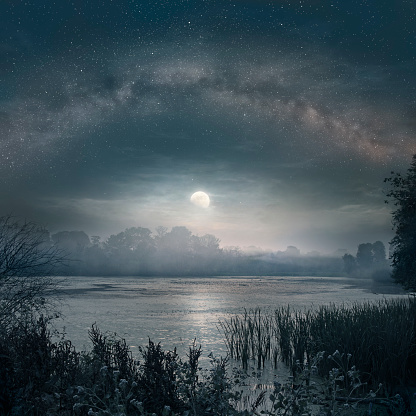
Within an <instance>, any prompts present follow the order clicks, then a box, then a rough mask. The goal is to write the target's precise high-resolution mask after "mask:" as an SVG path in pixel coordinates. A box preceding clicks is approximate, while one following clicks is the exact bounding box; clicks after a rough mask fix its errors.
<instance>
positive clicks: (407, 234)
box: [384, 155, 416, 291]
mask: <svg viewBox="0 0 416 416" xmlns="http://www.w3.org/2000/svg"><path fill="white" fill-rule="evenodd" d="M384 181H385V182H387V183H388V184H389V185H390V191H389V192H388V193H387V197H388V198H390V199H391V200H392V201H393V204H394V206H395V210H394V211H393V213H392V215H393V229H394V231H395V236H394V238H393V240H392V241H391V246H392V249H393V253H392V265H393V273H392V277H393V279H394V280H395V281H396V282H397V283H399V284H401V285H402V286H403V287H404V288H405V289H410V290H412V291H415V290H416V155H414V156H413V159H412V162H411V164H410V168H409V169H408V170H407V173H406V174H405V175H401V174H400V173H395V172H392V173H391V177H389V178H386V179H385V180H384ZM386 202H388V201H386Z"/></svg>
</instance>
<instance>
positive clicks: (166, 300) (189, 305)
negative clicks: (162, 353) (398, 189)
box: [55, 276, 405, 357]
mask: <svg viewBox="0 0 416 416" xmlns="http://www.w3.org/2000/svg"><path fill="white" fill-rule="evenodd" d="M64 291H65V294H64V296H63V307H62V312H63V314H64V318H63V320H62V321H61V320H59V321H57V322H56V323H55V325H56V328H57V329H62V328H63V327H65V332H66V334H67V338H69V339H70V340H71V341H72V342H73V343H74V345H75V346H76V348H77V349H78V350H80V349H89V348H90V347H91V344H90V342H89V339H88V329H89V328H90V327H91V325H92V324H93V323H96V324H97V326H98V327H99V328H100V329H101V330H102V331H109V332H113V333H114V332H115V333H117V335H119V336H121V337H123V338H125V339H126V341H127V344H128V345H129V346H130V347H131V350H132V351H133V353H134V354H135V353H137V352H138V349H137V347H138V346H140V345H145V344H147V343H148V340H149V338H150V339H151V340H152V341H154V342H156V343H157V342H160V343H161V345H162V347H163V348H164V349H173V348H174V347H177V349H178V353H179V354H180V355H181V356H184V355H185V354H186V353H187V352H188V346H189V345H190V344H192V342H193V340H194V339H196V343H197V344H198V345H199V344H201V345H202V349H203V355H204V356H205V357H206V356H207V355H208V353H209V352H213V353H214V354H215V355H222V356H225V355H226V347H225V344H224V341H223V337H222V334H221V333H220V331H219V330H218V328H217V324H218V321H219V319H221V318H225V317H228V316H230V314H238V313H241V312H243V311H244V309H250V308H257V307H260V308H262V309H264V310H265V311H266V310H274V309H276V308H278V307H281V306H287V305H288V304H290V306H291V307H295V308H300V309H304V308H311V307H317V306H319V305H323V304H329V303H336V304H340V303H347V304H348V303H352V302H356V301H368V300H381V299H383V298H391V297H396V296H405V293H404V292H403V291H402V290H401V289H400V288H399V287H397V286H393V285H392V284H385V285H384V286H378V287H377V288H375V287H374V286H373V282H372V281H371V280H369V279H351V278H346V277H303V276H302V277H294V276H290V277H280V276H278V277H277V276H276V277H274V276H271V277H252V276H250V277H244V276H236V277H209V278H201V277H197V278H196V277H195V278H193V277H183V278H178V277H83V276H81V277H80V276H76V277H68V278H67V280H66V284H65V287H64Z"/></svg>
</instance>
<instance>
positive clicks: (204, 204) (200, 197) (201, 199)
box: [191, 191, 211, 208]
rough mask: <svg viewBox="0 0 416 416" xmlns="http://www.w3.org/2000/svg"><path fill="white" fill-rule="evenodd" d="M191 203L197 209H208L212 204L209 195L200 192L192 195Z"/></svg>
mask: <svg viewBox="0 0 416 416" xmlns="http://www.w3.org/2000/svg"><path fill="white" fill-rule="evenodd" d="M191 202H192V203H193V204H194V205H196V206H197V207H201V208H208V207H209V203H210V202H211V201H210V199H209V196H208V194H206V193H205V192H202V191H198V192H195V193H193V194H192V196H191Z"/></svg>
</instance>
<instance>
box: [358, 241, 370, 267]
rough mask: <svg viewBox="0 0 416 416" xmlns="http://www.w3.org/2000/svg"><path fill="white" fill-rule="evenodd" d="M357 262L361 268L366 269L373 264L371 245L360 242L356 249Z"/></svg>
mask: <svg viewBox="0 0 416 416" xmlns="http://www.w3.org/2000/svg"><path fill="white" fill-rule="evenodd" d="M357 264H358V267H360V268H362V269H368V268H370V267H372V265H373V245H372V244H371V243H362V244H360V245H359V246H358V250H357Z"/></svg>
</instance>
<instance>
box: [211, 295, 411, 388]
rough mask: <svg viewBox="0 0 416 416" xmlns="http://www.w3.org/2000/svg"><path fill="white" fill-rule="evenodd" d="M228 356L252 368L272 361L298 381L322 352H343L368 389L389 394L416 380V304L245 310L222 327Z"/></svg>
mask: <svg viewBox="0 0 416 416" xmlns="http://www.w3.org/2000/svg"><path fill="white" fill-rule="evenodd" d="M219 327H220V330H221V331H222V332H223V334H224V337H225V342H226V345H227V347H228V351H229V354H230V356H231V357H232V358H234V359H237V360H241V361H242V365H243V367H245V368H247V366H248V363H249V360H253V359H254V360H255V361H256V363H257V367H258V368H260V367H262V366H264V363H265V360H271V361H272V362H273V365H274V366H275V367H277V364H278V361H279V360H280V361H282V362H284V363H285V364H286V365H288V366H289V368H290V370H291V372H292V374H293V376H295V377H296V375H297V374H298V373H299V372H300V371H302V370H304V369H305V368H308V367H310V366H311V357H312V356H314V355H316V354H317V353H319V352H320V351H326V352H327V353H326V355H327V356H328V355H329V354H330V353H331V352H334V351H339V352H340V354H341V355H342V356H343V357H347V356H348V357H350V358H348V360H349V363H348V364H349V365H350V366H355V367H356V368H360V370H361V372H362V374H363V379H364V380H365V382H366V383H367V384H368V385H372V386H378V384H379V383H382V384H383V386H385V387H384V388H385V389H387V390H389V389H390V390H391V389H396V388H397V387H398V386H405V385H408V384H409V383H412V382H415V381H416V299H415V297H408V298H405V299H403V298H401V299H391V300H386V299H384V300H380V301H378V302H365V303H353V304H349V305H347V304H343V305H334V304H330V305H324V306H320V307H319V308H317V309H310V310H304V311H301V310H295V309H293V308H291V307H290V306H287V307H281V308H279V309H276V310H275V311H274V312H270V311H266V312H263V311H261V309H253V310H245V311H244V312H243V313H242V314H240V315H236V316H233V317H231V318H229V319H223V320H221V321H220V323H219ZM330 365H331V364H330V360H322V361H321V362H320V364H319V366H318V373H319V374H320V375H325V374H328V372H329V371H331V368H330Z"/></svg>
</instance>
